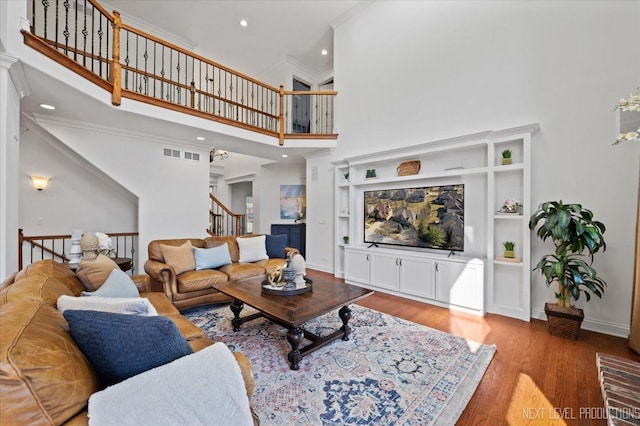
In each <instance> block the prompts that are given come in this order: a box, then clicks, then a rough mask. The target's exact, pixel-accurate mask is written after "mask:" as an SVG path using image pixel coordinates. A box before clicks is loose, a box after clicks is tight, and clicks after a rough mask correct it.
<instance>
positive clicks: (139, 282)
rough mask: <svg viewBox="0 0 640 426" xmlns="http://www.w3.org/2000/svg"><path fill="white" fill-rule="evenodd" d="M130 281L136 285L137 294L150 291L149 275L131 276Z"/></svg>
mask: <svg viewBox="0 0 640 426" xmlns="http://www.w3.org/2000/svg"><path fill="white" fill-rule="evenodd" d="M131 280H132V281H133V283H134V284H135V285H136V287H138V292H140V293H148V292H150V291H151V280H150V279H149V275H146V274H140V275H132V276H131Z"/></svg>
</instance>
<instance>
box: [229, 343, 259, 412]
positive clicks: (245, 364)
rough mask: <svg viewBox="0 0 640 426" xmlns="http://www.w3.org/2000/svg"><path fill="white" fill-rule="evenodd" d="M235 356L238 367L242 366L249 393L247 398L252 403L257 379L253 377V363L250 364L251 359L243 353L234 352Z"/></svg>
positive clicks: (241, 369) (245, 384) (245, 385)
mask: <svg viewBox="0 0 640 426" xmlns="http://www.w3.org/2000/svg"><path fill="white" fill-rule="evenodd" d="M233 356H234V357H235V358H236V361H237V362H238V365H239V366H240V371H241V372H242V378H243V379H244V387H245V389H246V391H247V397H248V398H249V401H251V396H252V395H253V390H254V388H255V384H256V381H255V378H254V377H253V368H252V367H251V362H249V358H247V356H246V355H245V354H243V353H240V352H233Z"/></svg>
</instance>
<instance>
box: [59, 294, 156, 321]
mask: <svg viewBox="0 0 640 426" xmlns="http://www.w3.org/2000/svg"><path fill="white" fill-rule="evenodd" d="M57 307H58V310H59V311H60V312H64V311H66V310H67V309H72V310H73V309H75V310H80V311H100V312H111V313H114V314H128V315H143V316H148V317H150V316H155V315H158V312H157V311H156V308H154V307H153V305H152V304H151V302H149V299H147V298H144V297H101V296H92V297H73V296H66V295H63V296H60V297H58V304H57Z"/></svg>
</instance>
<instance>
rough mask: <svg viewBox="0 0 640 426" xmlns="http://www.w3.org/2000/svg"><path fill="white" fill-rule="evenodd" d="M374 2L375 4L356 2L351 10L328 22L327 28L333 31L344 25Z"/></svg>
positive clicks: (366, 1)
mask: <svg viewBox="0 0 640 426" xmlns="http://www.w3.org/2000/svg"><path fill="white" fill-rule="evenodd" d="M374 2H375V0H362V1H360V2H358V3H357V4H356V5H355V6H353V7H352V8H351V9H349V10H347V11H346V12H344V13H343V14H342V15H340V16H338V17H337V18H336V19H334V20H333V21H331V22H329V26H330V27H331V28H333V29H334V30H335V29H336V28H338V27H339V26H340V25H342V24H344V23H345V22H347V21H348V20H349V19H351V18H353V17H354V16H356V15H357V14H359V13H360V12H362V11H363V10H364V9H366V8H367V7H369V6H371V5H372V4H373V3H374Z"/></svg>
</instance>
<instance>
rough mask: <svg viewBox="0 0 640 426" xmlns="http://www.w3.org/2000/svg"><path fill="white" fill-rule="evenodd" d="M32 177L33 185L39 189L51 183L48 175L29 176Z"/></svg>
mask: <svg viewBox="0 0 640 426" xmlns="http://www.w3.org/2000/svg"><path fill="white" fill-rule="evenodd" d="M29 177H30V178H31V182H32V183H33V187H34V188H35V189H37V190H38V191H42V190H43V189H45V188H46V187H47V185H48V184H49V179H51V178H50V177H48V176H29Z"/></svg>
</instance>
